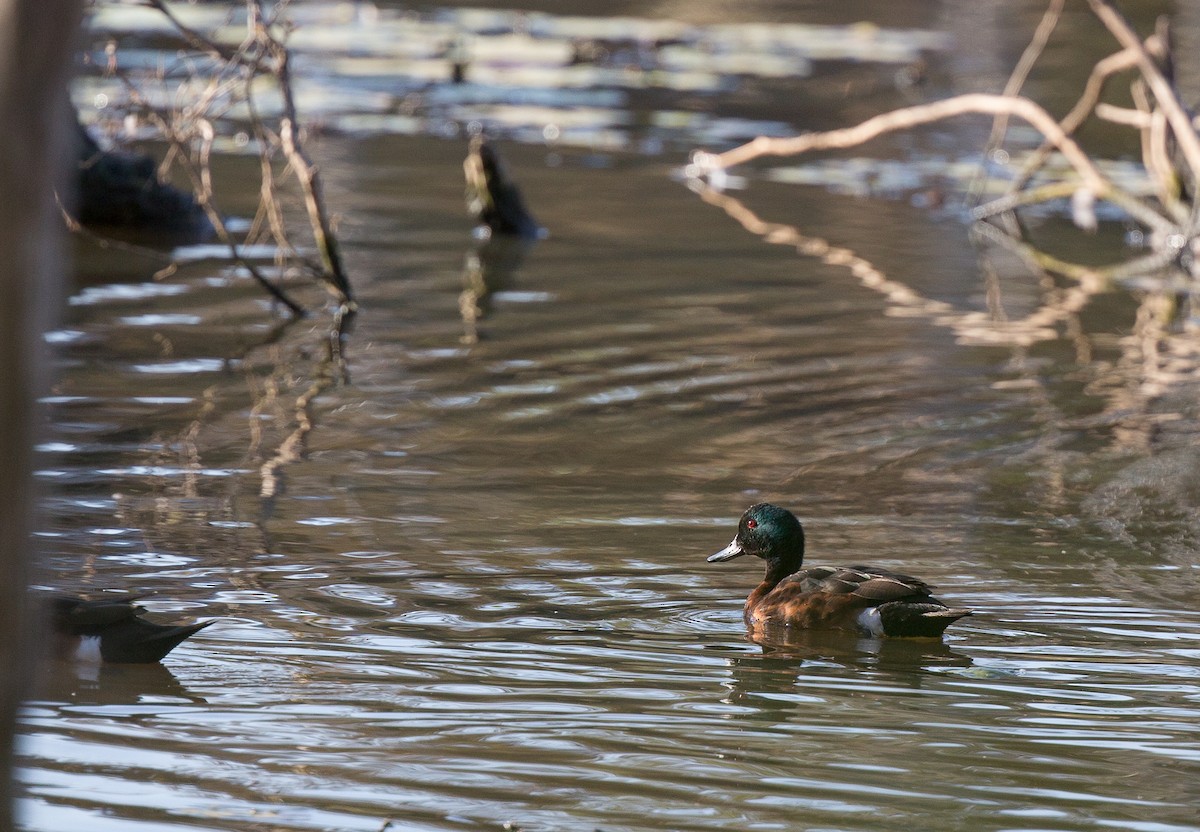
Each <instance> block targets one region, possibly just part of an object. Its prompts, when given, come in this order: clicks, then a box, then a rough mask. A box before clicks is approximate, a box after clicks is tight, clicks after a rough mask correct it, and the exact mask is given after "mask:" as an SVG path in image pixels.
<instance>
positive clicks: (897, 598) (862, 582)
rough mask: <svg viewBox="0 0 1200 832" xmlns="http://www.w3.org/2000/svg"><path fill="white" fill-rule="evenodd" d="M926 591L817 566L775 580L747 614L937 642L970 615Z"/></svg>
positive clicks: (864, 572)
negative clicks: (950, 606)
mask: <svg viewBox="0 0 1200 832" xmlns="http://www.w3.org/2000/svg"><path fill="white" fill-rule="evenodd" d="M931 589H932V587H930V586H929V585H928V584H927V583H925V582H924V581H922V580H920V579H918V578H914V577H912V576H911V575H903V574H901V573H899V572H892V571H891V570H888V569H881V568H879V567H874V566H851V567H834V566H821V567H815V568H813V569H803V570H801V571H799V572H797V573H795V574H794V575H790V576H789V577H787V578H785V579H784V580H782V581H780V582H779V584H778V585H776V587H775V588H774V589H773V590H772V591H771V592H769V593H767V595H766V596H764V597H763V599H762V601H761V602H760V604H759V605H757V606H756V608H755V609H754V610H753V611H748V612H749V614H750V616H751V617H752V618H754V619H755V620H761V621H776V622H780V623H785V624H788V625H789V626H798V627H807V628H817V627H830V628H834V629H859V630H860V631H863V632H865V633H867V634H869V635H873V636H877V635H881V634H882V635H888V636H896V637H902V638H903V637H913V638H937V637H939V636H941V634H942V631H943V630H945V629H946V627H947V626H949V625H950V624H952V623H953V622H954V621H956V620H957V619H959V618H962V617H963V616H965V615H970V614H971V611H970V610H966V609H949V608H947V607H946V605H945V604H943V603H942V602H941V601H939V600H938V599H937V598H934V597H933V595H931V594H930V590H931ZM864 616H865V617H864Z"/></svg>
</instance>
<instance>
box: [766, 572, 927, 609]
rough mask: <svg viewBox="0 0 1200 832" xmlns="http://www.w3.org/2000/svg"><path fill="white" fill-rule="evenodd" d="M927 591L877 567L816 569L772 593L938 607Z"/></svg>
mask: <svg viewBox="0 0 1200 832" xmlns="http://www.w3.org/2000/svg"><path fill="white" fill-rule="evenodd" d="M931 589H932V587H930V586H929V585H928V584H926V583H925V582H924V581H922V580H920V579H918V578H914V577H912V576H911V575H902V574H900V573H899V572H892V571H891V570H888V569H882V568H879V567H876V566H817V567H813V568H812V569H802V570H800V571H799V572H796V573H795V574H793V575H790V576H789V577H787V578H784V579H783V580H782V581H780V583H779V585H778V586H777V587H776V588H775V592H778V593H781V594H787V595H804V594H808V593H810V592H826V593H829V594H830V595H852V596H855V597H856V598H861V599H862V600H863V601H866V602H869V603H864V604H863V605H862V606H864V607H866V606H875V605H878V604H884V603H887V602H888V601H925V602H933V603H938V602H937V601H936V600H934V599H933V598H932V596H931V595H930V590H931Z"/></svg>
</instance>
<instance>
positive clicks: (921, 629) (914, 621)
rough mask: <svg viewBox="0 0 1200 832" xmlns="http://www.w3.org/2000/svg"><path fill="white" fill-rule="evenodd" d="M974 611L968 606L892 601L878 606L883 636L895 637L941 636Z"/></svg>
mask: <svg viewBox="0 0 1200 832" xmlns="http://www.w3.org/2000/svg"><path fill="white" fill-rule="evenodd" d="M971 613H972V611H971V610H968V609H961V608H960V609H953V608H951V607H943V606H942V605H941V604H922V603H916V602H912V601H892V602H891V603H889V604H880V606H879V619H880V622H881V623H882V624H883V632H884V635H888V636H891V637H892V638H941V636H942V633H944V632H945V631H946V628H947V627H949V626H950V625H951V624H953V623H954V622H955V621H957V620H958V619H960V618H962V617H963V616H967V615H971Z"/></svg>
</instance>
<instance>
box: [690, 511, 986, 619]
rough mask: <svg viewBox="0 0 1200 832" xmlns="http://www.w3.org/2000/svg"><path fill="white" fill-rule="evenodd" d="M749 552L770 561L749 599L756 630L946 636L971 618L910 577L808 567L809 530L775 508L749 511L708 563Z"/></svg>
mask: <svg viewBox="0 0 1200 832" xmlns="http://www.w3.org/2000/svg"><path fill="white" fill-rule="evenodd" d="M742 555H756V556H758V557H760V558H762V559H763V560H765V561H766V562H767V573H766V576H765V577H764V578H763V581H762V583H760V584H759V585H758V586H756V587H755V588H754V590H753V591H752V592H751V593H750V597H749V598H747V599H746V609H745V617H746V623H747V624H748V625H750V626H751V627H752V628H761V627H764V626H767V625H782V626H786V627H795V628H802V629H823V630H853V631H857V632H859V633H862V634H863V635H868V636H875V637H878V636H891V637H893V638H939V637H941V635H942V632H943V631H944V630H945V629H946V627H948V626H949V625H950V624H952V623H953V622H955V621H957V620H958V619H959V618H962V617H963V616H964V615H970V614H971V611H970V610H967V609H953V608H951V607H947V606H946V605H945V604H943V603H942V602H941V601H939V600H938V599H936V598H934V597H933V596H932V595H930V589H931V587H930V586H929V585H928V584H926V583H925V582H924V581H921V580H919V579H917V578H913V577H911V576H909V575H901V574H899V573H897V572H892V571H890V570H887V569H881V568H879V567H877V566H849V567H836V566H818V567H816V568H813V569H801V568H800V565H801V563H803V561H804V529H803V527H802V526H801V525H800V521H799V520H797V519H796V515H794V514H792V513H791V512H790V511H788V510H787V509H784V508H780V507H779V506H774V505H771V504H770V503H758V504H757V505H753V506H750V508H748V509H746V512H745V513H744V514H743V515H742V519H741V521H740V522H739V523H738V531H737V536H736V537H734V539H733V542H732V543H730V544H729V545H728V546H726V547H725V548H724V549H722V550H721V551H719V552H717V553H716V554H715V555H711V556H710V557H709V558H708V562H709V563H723V562H725V561H727V560H733V559H734V558H737V557H741V556H742Z"/></svg>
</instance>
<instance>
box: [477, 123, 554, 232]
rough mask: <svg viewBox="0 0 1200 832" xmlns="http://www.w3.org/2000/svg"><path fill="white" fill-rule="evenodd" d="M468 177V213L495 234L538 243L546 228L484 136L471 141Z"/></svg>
mask: <svg viewBox="0 0 1200 832" xmlns="http://www.w3.org/2000/svg"><path fill="white" fill-rule="evenodd" d="M463 172H464V173H465V174H466V177H467V209H468V210H469V211H470V212H471V214H472V215H473V216H474V217H475V219H477V220H478V221H479V222H480V223H482V224H483V225H486V226H487V227H488V228H489V229H490V230H491V232H492V234H504V235H508V236H513V237H521V238H523V239H526V240H536V239H538V238H539V237H541V236H542V228H541V226H539V225H538V224H537V220H535V219H534V218H533V215H532V214H530V213H529V209H528V208H526V207H525V200H524V199H523V198H522V197H521V190H520V188H518V187H517V184H516V183H515V182H513V180H512V179H511V178H510V177H509V175H508V171H507V170H505V166H504V163H503V162H501V160H500V156H499V154H498V153H497V152H496V149H495V148H494V147H492V145H491V143H490V142H488V140H487V139H485V138H484V137H483V136H476V137H475V138H473V139H471V149H470V151H469V152H468V153H467V159H466V161H465V162H463Z"/></svg>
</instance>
